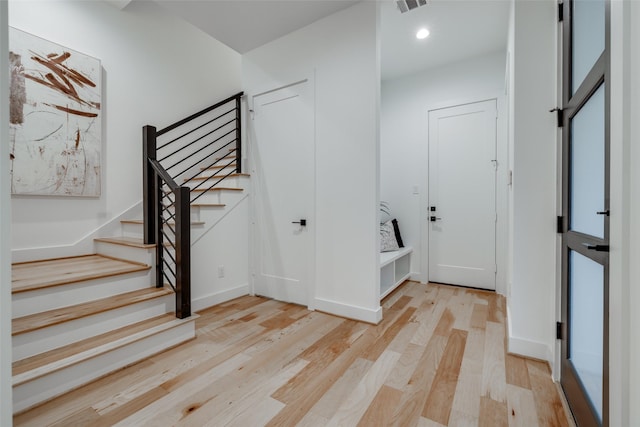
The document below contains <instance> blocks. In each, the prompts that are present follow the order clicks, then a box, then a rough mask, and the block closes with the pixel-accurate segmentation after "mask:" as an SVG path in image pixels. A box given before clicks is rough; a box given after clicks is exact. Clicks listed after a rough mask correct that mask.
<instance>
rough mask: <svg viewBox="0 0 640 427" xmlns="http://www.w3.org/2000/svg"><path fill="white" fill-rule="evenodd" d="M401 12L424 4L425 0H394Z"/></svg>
mask: <svg viewBox="0 0 640 427" xmlns="http://www.w3.org/2000/svg"><path fill="white" fill-rule="evenodd" d="M396 3H397V5H398V9H399V10H400V12H401V13H405V12H409V11H410V10H413V9H415V8H417V7H420V6H426V4H427V0H398V1H396Z"/></svg>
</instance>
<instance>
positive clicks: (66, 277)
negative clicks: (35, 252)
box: [11, 254, 151, 293]
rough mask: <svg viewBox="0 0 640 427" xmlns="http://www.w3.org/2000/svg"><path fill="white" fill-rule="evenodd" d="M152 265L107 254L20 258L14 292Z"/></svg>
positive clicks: (14, 272) (15, 268) (14, 275)
mask: <svg viewBox="0 0 640 427" xmlns="http://www.w3.org/2000/svg"><path fill="white" fill-rule="evenodd" d="M150 268H151V267H150V266H148V265H146V264H141V263H137V262H132V261H126V260H123V259H118V258H111V257H107V256H104V255H96V254H94V255H84V256H77V257H69V258H58V259H48V260H41V261H29V262H21V263H16V264H13V265H12V269H11V276H12V279H11V291H12V293H19V292H27V291H32V290H36V289H43V288H47V287H51V286H60V285H66V284H69V283H76V282H81V281H85V280H93V279H100V278H104V277H111V276H117V275H121V274H127V273H134V272H137V271H145V270H149V269H150Z"/></svg>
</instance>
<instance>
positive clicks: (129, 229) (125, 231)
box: [121, 223, 144, 238]
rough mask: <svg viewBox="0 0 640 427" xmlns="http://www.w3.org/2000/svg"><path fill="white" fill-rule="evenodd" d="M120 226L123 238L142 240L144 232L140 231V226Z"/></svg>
mask: <svg viewBox="0 0 640 427" xmlns="http://www.w3.org/2000/svg"><path fill="white" fill-rule="evenodd" d="M121 225H122V236H123V237H136V238H142V237H143V236H144V230H143V229H142V224H130V223H122V224H121Z"/></svg>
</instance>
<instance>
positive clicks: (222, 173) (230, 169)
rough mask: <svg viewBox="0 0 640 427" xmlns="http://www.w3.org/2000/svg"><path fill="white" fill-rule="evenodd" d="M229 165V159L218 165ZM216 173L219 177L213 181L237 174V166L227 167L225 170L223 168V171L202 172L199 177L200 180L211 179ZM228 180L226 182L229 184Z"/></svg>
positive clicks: (208, 170)
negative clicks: (229, 174)
mask: <svg viewBox="0 0 640 427" xmlns="http://www.w3.org/2000/svg"><path fill="white" fill-rule="evenodd" d="M229 160H230V159H229ZM227 163H229V161H228V160H227V159H225V160H222V161H221V162H220V163H219V164H218V165H219V166H222V165H225V164H227ZM214 173H215V174H216V175H217V177H216V178H213V179H215V180H216V181H217V180H218V179H220V178H221V177H223V176H225V175H226V174H228V173H236V165H231V166H226V167H225V168H223V169H207V170H204V171H202V172H201V173H200V175H198V177H199V178H208V177H210V176H211V175H213V174H214ZM219 177H220V178H219ZM228 179H229V178H226V179H225V180H224V182H227V180H228ZM214 182H215V181H214ZM210 185H211V184H210Z"/></svg>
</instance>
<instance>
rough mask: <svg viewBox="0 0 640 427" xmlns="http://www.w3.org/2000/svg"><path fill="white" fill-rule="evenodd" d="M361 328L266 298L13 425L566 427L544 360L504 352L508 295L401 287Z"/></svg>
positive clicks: (223, 309)
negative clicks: (376, 320) (378, 318)
mask: <svg viewBox="0 0 640 427" xmlns="http://www.w3.org/2000/svg"><path fill="white" fill-rule="evenodd" d="M383 307H384V320H383V321H382V322H381V323H380V324H379V325H375V326H374V325H368V324H364V323H360V322H356V321H353V320H347V319H342V318H338V317H334V316H331V315H328V314H324V313H320V312H311V311H308V310H306V309H304V308H302V307H300V306H296V305H293V304H285V303H281V302H277V301H273V300H268V299H264V298H260V297H249V296H247V297H242V298H238V299H235V300H233V301H230V302H227V303H224V304H221V305H219V306H216V307H213V308H211V309H208V310H205V311H202V312H200V313H199V314H200V316H201V317H200V318H199V319H198V320H197V338H196V339H195V340H192V341H190V342H189V343H187V344H184V345H182V346H179V347H176V348H174V349H171V350H168V351H166V352H164V353H162V354H160V355H157V356H154V357H152V358H150V359H147V360H145V361H143V362H140V363H138V364H135V365H133V366H130V367H128V368H126V369H123V370H121V371H119V372H116V373H114V374H111V375H109V376H107V377H105V378H102V379H100V380H98V381H96V382H94V383H92V384H90V385H88V386H85V387H82V388H80V389H78V390H75V391H73V392H70V393H68V394H66V395H64V396H61V397H59V398H57V399H55V400H52V401H50V402H48V403H45V404H44V405H42V406H40V407H38V408H35V409H32V410H30V411H28V412H26V413H23V414H20V415H18V416H16V417H14V423H15V425H16V426H45V425H46V426H83V425H91V426H92V427H93V426H111V425H117V426H134V425H135V426H174V425H175V426H198V427H200V426H242V427H254V426H403V427H404V426H431V427H434V426H527V427H535V426H571V425H573V423H572V421H571V420H569V419H568V418H567V416H566V413H565V408H564V407H563V403H562V400H561V398H560V395H559V393H558V388H557V386H556V385H555V384H554V383H553V382H552V381H551V376H550V372H549V368H548V366H547V365H546V364H545V363H542V362H539V361H534V360H528V359H524V358H520V357H517V356H513V355H510V354H507V353H506V350H505V302H504V298H502V297H500V296H498V295H496V294H494V293H490V292H483V291H475V290H470V289H465V288H455V287H450V286H442V285H432V284H429V285H424V284H419V283H415V282H406V283H405V284H404V285H402V286H401V287H400V288H398V290H396V291H395V292H394V293H392V294H391V295H389V296H388V297H387V298H386V299H385V301H384V304H383Z"/></svg>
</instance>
